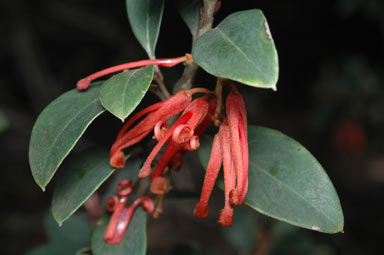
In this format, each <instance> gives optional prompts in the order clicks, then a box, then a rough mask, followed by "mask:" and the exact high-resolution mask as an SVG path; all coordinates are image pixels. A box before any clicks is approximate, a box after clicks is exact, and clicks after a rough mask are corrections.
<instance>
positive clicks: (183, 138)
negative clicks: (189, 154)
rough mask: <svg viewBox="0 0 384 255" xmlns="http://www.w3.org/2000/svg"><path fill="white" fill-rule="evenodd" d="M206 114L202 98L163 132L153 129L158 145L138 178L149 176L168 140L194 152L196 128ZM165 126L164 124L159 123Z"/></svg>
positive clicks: (195, 101)
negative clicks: (153, 162)
mask: <svg viewBox="0 0 384 255" xmlns="http://www.w3.org/2000/svg"><path fill="white" fill-rule="evenodd" d="M207 113H208V102H207V100H206V99H204V98H197V99H195V100H193V101H192V102H191V103H190V104H189V105H188V106H187V107H186V108H185V110H184V112H183V114H182V115H181V116H180V118H179V119H178V120H176V122H175V123H174V124H173V125H172V126H171V127H170V128H169V129H166V127H165V129H164V130H166V131H165V132H160V131H158V130H160V129H155V137H156V139H157V140H158V143H157V144H156V146H155V147H154V148H153V150H152V152H151V153H150V154H149V156H148V158H147V160H146V161H145V162H144V165H143V167H142V168H141V170H140V172H139V177H140V178H144V177H147V176H148V175H150V174H151V163H152V161H153V159H154V158H155V156H156V155H157V153H158V152H159V151H160V149H161V147H162V146H163V145H164V144H165V143H166V142H167V141H169V140H172V142H173V143H174V144H175V146H180V147H182V148H183V149H185V150H196V149H197V148H198V147H199V137H198V136H196V135H194V130H195V129H196V127H197V126H198V125H199V124H200V123H201V122H202V121H203V120H204V118H205V116H206V115H207ZM159 125H165V126H166V123H165V122H163V123H160V124H159Z"/></svg>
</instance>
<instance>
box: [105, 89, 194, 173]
mask: <svg viewBox="0 0 384 255" xmlns="http://www.w3.org/2000/svg"><path fill="white" fill-rule="evenodd" d="M191 100H192V95H191V93H186V92H185V91H181V92H179V93H177V94H176V95H174V96H172V97H170V98H169V99H168V100H165V101H162V102H160V103H157V104H154V105H152V106H149V107H147V108H145V109H144V110H142V111H140V112H138V113H137V114H136V115H134V116H133V117H132V118H131V119H130V120H128V121H127V123H126V124H125V125H124V126H123V128H122V129H121V131H120V132H119V134H118V136H117V138H116V141H115V143H114V144H113V145H112V148H111V153H110V157H111V159H110V164H111V166H113V167H116V168H123V167H124V165H125V158H124V154H123V152H122V150H123V149H125V148H128V147H130V146H132V145H134V144H136V143H138V142H140V141H141V140H142V139H143V138H144V137H145V136H147V135H148V134H149V132H151V131H152V130H153V129H154V127H155V125H156V124H157V123H158V122H160V121H161V122H164V121H165V120H167V119H169V118H170V117H172V116H173V115H176V114H178V113H179V112H181V111H183V110H184V109H185V107H187V105H188V104H189V103H190V102H191ZM146 114H148V115H147V116H146V117H145V118H144V119H143V120H141V121H140V122H139V123H138V124H137V125H136V126H135V127H134V128H131V129H129V130H128V128H129V127H130V126H131V125H132V124H133V123H134V122H135V121H137V120H138V119H140V118H141V117H143V116H144V115H146Z"/></svg>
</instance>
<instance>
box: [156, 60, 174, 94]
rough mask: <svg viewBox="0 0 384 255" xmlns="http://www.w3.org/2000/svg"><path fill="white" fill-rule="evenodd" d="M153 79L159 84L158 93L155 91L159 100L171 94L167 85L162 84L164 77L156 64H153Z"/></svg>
mask: <svg viewBox="0 0 384 255" xmlns="http://www.w3.org/2000/svg"><path fill="white" fill-rule="evenodd" d="M153 79H154V80H155V81H156V82H157V84H158V85H159V89H160V90H159V93H156V94H157V95H158V96H159V97H160V98H161V100H165V99H168V98H170V97H171V94H170V93H169V91H168V89H167V87H166V86H165V84H164V78H163V74H162V73H161V71H160V68H159V67H158V66H155V75H154V77H153Z"/></svg>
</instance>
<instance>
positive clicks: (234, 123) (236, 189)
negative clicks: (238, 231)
mask: <svg viewBox="0 0 384 255" xmlns="http://www.w3.org/2000/svg"><path fill="white" fill-rule="evenodd" d="M232 90H233V91H232V92H231V93H230V94H229V95H228V97H227V101H226V111H227V118H228V119H227V120H224V122H223V123H222V124H221V125H220V128H219V132H218V134H216V135H215V137H214V140H213V144H212V150H211V155H210V159H209V162H208V167H207V172H206V174H205V178H204V184H203V188H202V192H201V197H200V201H199V202H198V203H197V204H196V207H195V210H194V214H195V216H196V217H200V218H205V217H207V216H208V201H209V198H210V196H211V193H212V189H213V186H214V184H215V181H216V178H217V175H218V172H219V170H220V167H221V164H222V163H223V168H224V185H225V191H224V193H225V206H224V209H222V210H221V211H220V217H219V220H218V223H219V224H221V225H223V226H231V225H232V222H233V206H234V205H240V204H243V203H244V199H245V196H246V194H247V190H248V161H249V157H248V141H247V117H246V110H245V104H244V100H243V98H242V96H241V95H240V94H239V93H238V92H237V90H236V89H235V88H234V87H232Z"/></svg>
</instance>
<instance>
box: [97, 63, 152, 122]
mask: <svg viewBox="0 0 384 255" xmlns="http://www.w3.org/2000/svg"><path fill="white" fill-rule="evenodd" d="M153 72H154V67H153V66H147V67H143V68H139V69H135V70H130V71H126V72H121V73H119V74H116V75H114V76H113V77H112V78H110V79H109V80H107V81H105V82H104V85H103V87H102V89H101V90H100V101H101V104H102V105H103V106H104V107H105V108H106V109H107V110H108V111H109V112H111V113H112V114H113V115H115V116H116V117H118V118H119V119H121V120H122V121H124V120H125V118H126V117H128V115H129V114H130V113H131V112H132V111H133V110H135V108H136V106H137V105H138V104H139V103H140V101H141V100H142V99H143V97H144V95H145V93H146V92H147V90H148V88H149V86H150V85H151V81H152V79H153Z"/></svg>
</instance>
